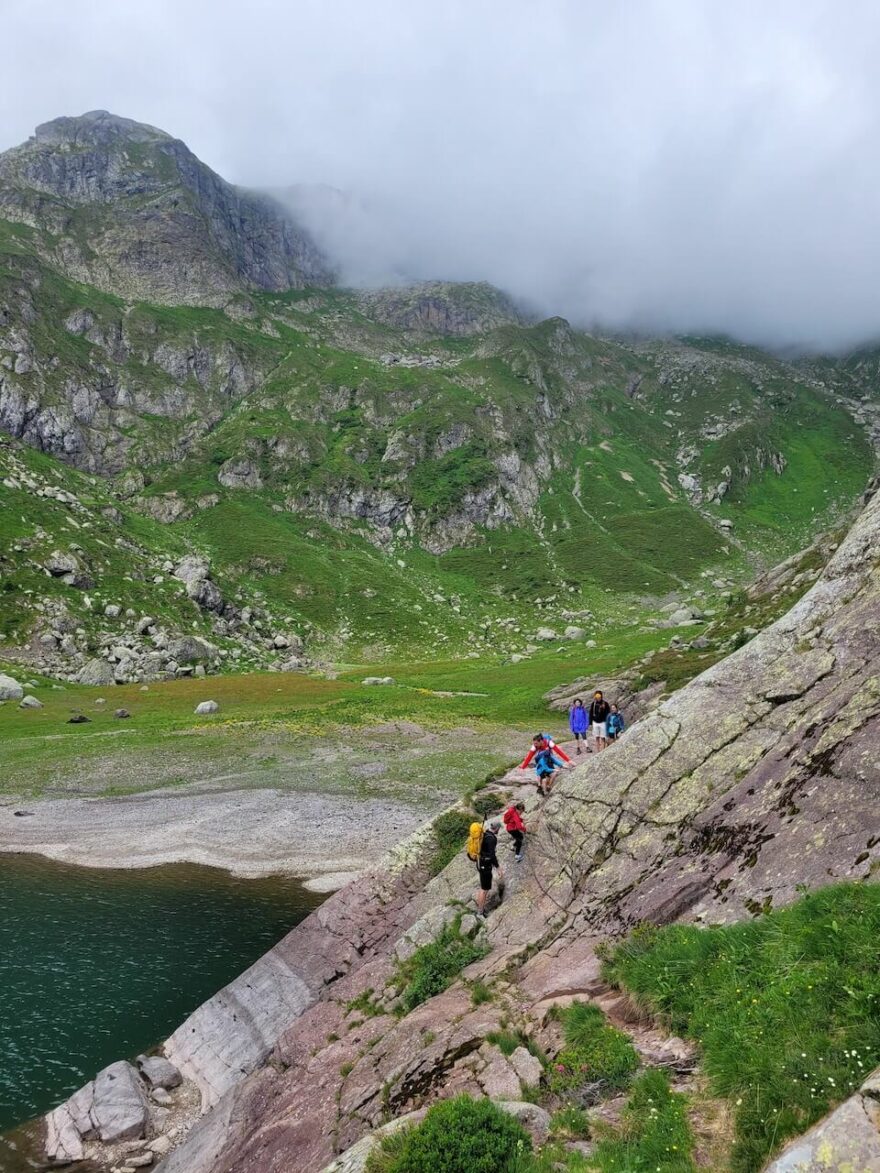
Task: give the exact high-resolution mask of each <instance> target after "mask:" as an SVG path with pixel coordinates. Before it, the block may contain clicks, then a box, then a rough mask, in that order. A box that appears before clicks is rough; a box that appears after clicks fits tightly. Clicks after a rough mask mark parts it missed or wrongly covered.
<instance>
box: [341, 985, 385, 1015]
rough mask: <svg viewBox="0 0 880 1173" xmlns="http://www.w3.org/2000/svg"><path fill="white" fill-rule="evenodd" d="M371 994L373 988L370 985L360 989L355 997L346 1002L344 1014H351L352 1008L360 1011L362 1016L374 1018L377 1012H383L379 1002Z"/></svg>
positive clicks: (372, 993)
mask: <svg viewBox="0 0 880 1173" xmlns="http://www.w3.org/2000/svg"><path fill="white" fill-rule="evenodd" d="M373 995H374V990H373V987H372V986H370V987H368V989H366V990H363V991H361V993H360V994H358V996H357V997H356V998H352V1000H351V1001H350V1002H346V1004H345V1012H346V1014H351V1012H352V1011H353V1010H358V1011H360V1013H361V1014H363V1016H364V1018H375V1017H376V1015H377V1014H384V1013H385V1011H384V1010H383V1009H382V1004H381V1002H379V1000H378V998H375V997H374V996H373Z"/></svg>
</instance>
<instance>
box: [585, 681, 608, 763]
mask: <svg viewBox="0 0 880 1173" xmlns="http://www.w3.org/2000/svg"><path fill="white" fill-rule="evenodd" d="M610 712H611V708H610V706H609V704H608V701H606V700H605V698H604V696H602V690H601V689H600V688H597V689H596V691H595V692H594V693H593V700H592V703H591V704H590V725H591V726H592V730H593V741H594V743H595V746H596V749H597V750H603V749H604V748H605V747H606V745H607V744H608V728H607V725H606V722H607V720H608V714H609V713H610Z"/></svg>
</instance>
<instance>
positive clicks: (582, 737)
mask: <svg viewBox="0 0 880 1173" xmlns="http://www.w3.org/2000/svg"><path fill="white" fill-rule="evenodd" d="M568 725H569V728H570V729H571V731H572V733H573V734H574V744H575V753H580V752H581V742H583V743H584V745H586V743H587V730H588V729H589V727H590V714H589V713H588V712H587V710H586V709H585V708H584V702H583V701H582V700H581V698H580V697H578V698H577V699H576V700H575V702H574V704H573V705H572V706H571V708H570V709H569V711H568Z"/></svg>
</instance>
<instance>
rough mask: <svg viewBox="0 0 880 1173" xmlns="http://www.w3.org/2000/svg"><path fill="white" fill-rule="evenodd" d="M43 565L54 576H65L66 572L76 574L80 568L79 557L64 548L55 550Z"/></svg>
mask: <svg viewBox="0 0 880 1173" xmlns="http://www.w3.org/2000/svg"><path fill="white" fill-rule="evenodd" d="M43 566H44V567H45V569H46V570H48V571H49V573H50V574H51V575H52V577H53V578H63V577H64V576H65V574H76V572H77V571H78V570H79V559H78V558H76V557H75V556H74V555H73V554H71V553H69V552H67V551H64V550H53V551H52V553H51V554H50V555H49V557H48V558H47V559H46V561H45V562H44V563H43Z"/></svg>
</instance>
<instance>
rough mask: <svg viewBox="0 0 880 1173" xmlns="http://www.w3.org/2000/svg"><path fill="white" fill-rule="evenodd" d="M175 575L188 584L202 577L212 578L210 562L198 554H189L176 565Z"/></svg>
mask: <svg viewBox="0 0 880 1173" xmlns="http://www.w3.org/2000/svg"><path fill="white" fill-rule="evenodd" d="M174 577H175V578H179V579H180V581H181V582H185V583H187V585H188V584H189V583H191V582H196V581H197V580H198V579H200V578H210V563H209V562H208V560H207V558H202V557H201V556H200V555H198V554H187V556H186V557H185V558H182V559H181V560H180V562H178V564H177V565H176V566H175V568H174Z"/></svg>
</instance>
